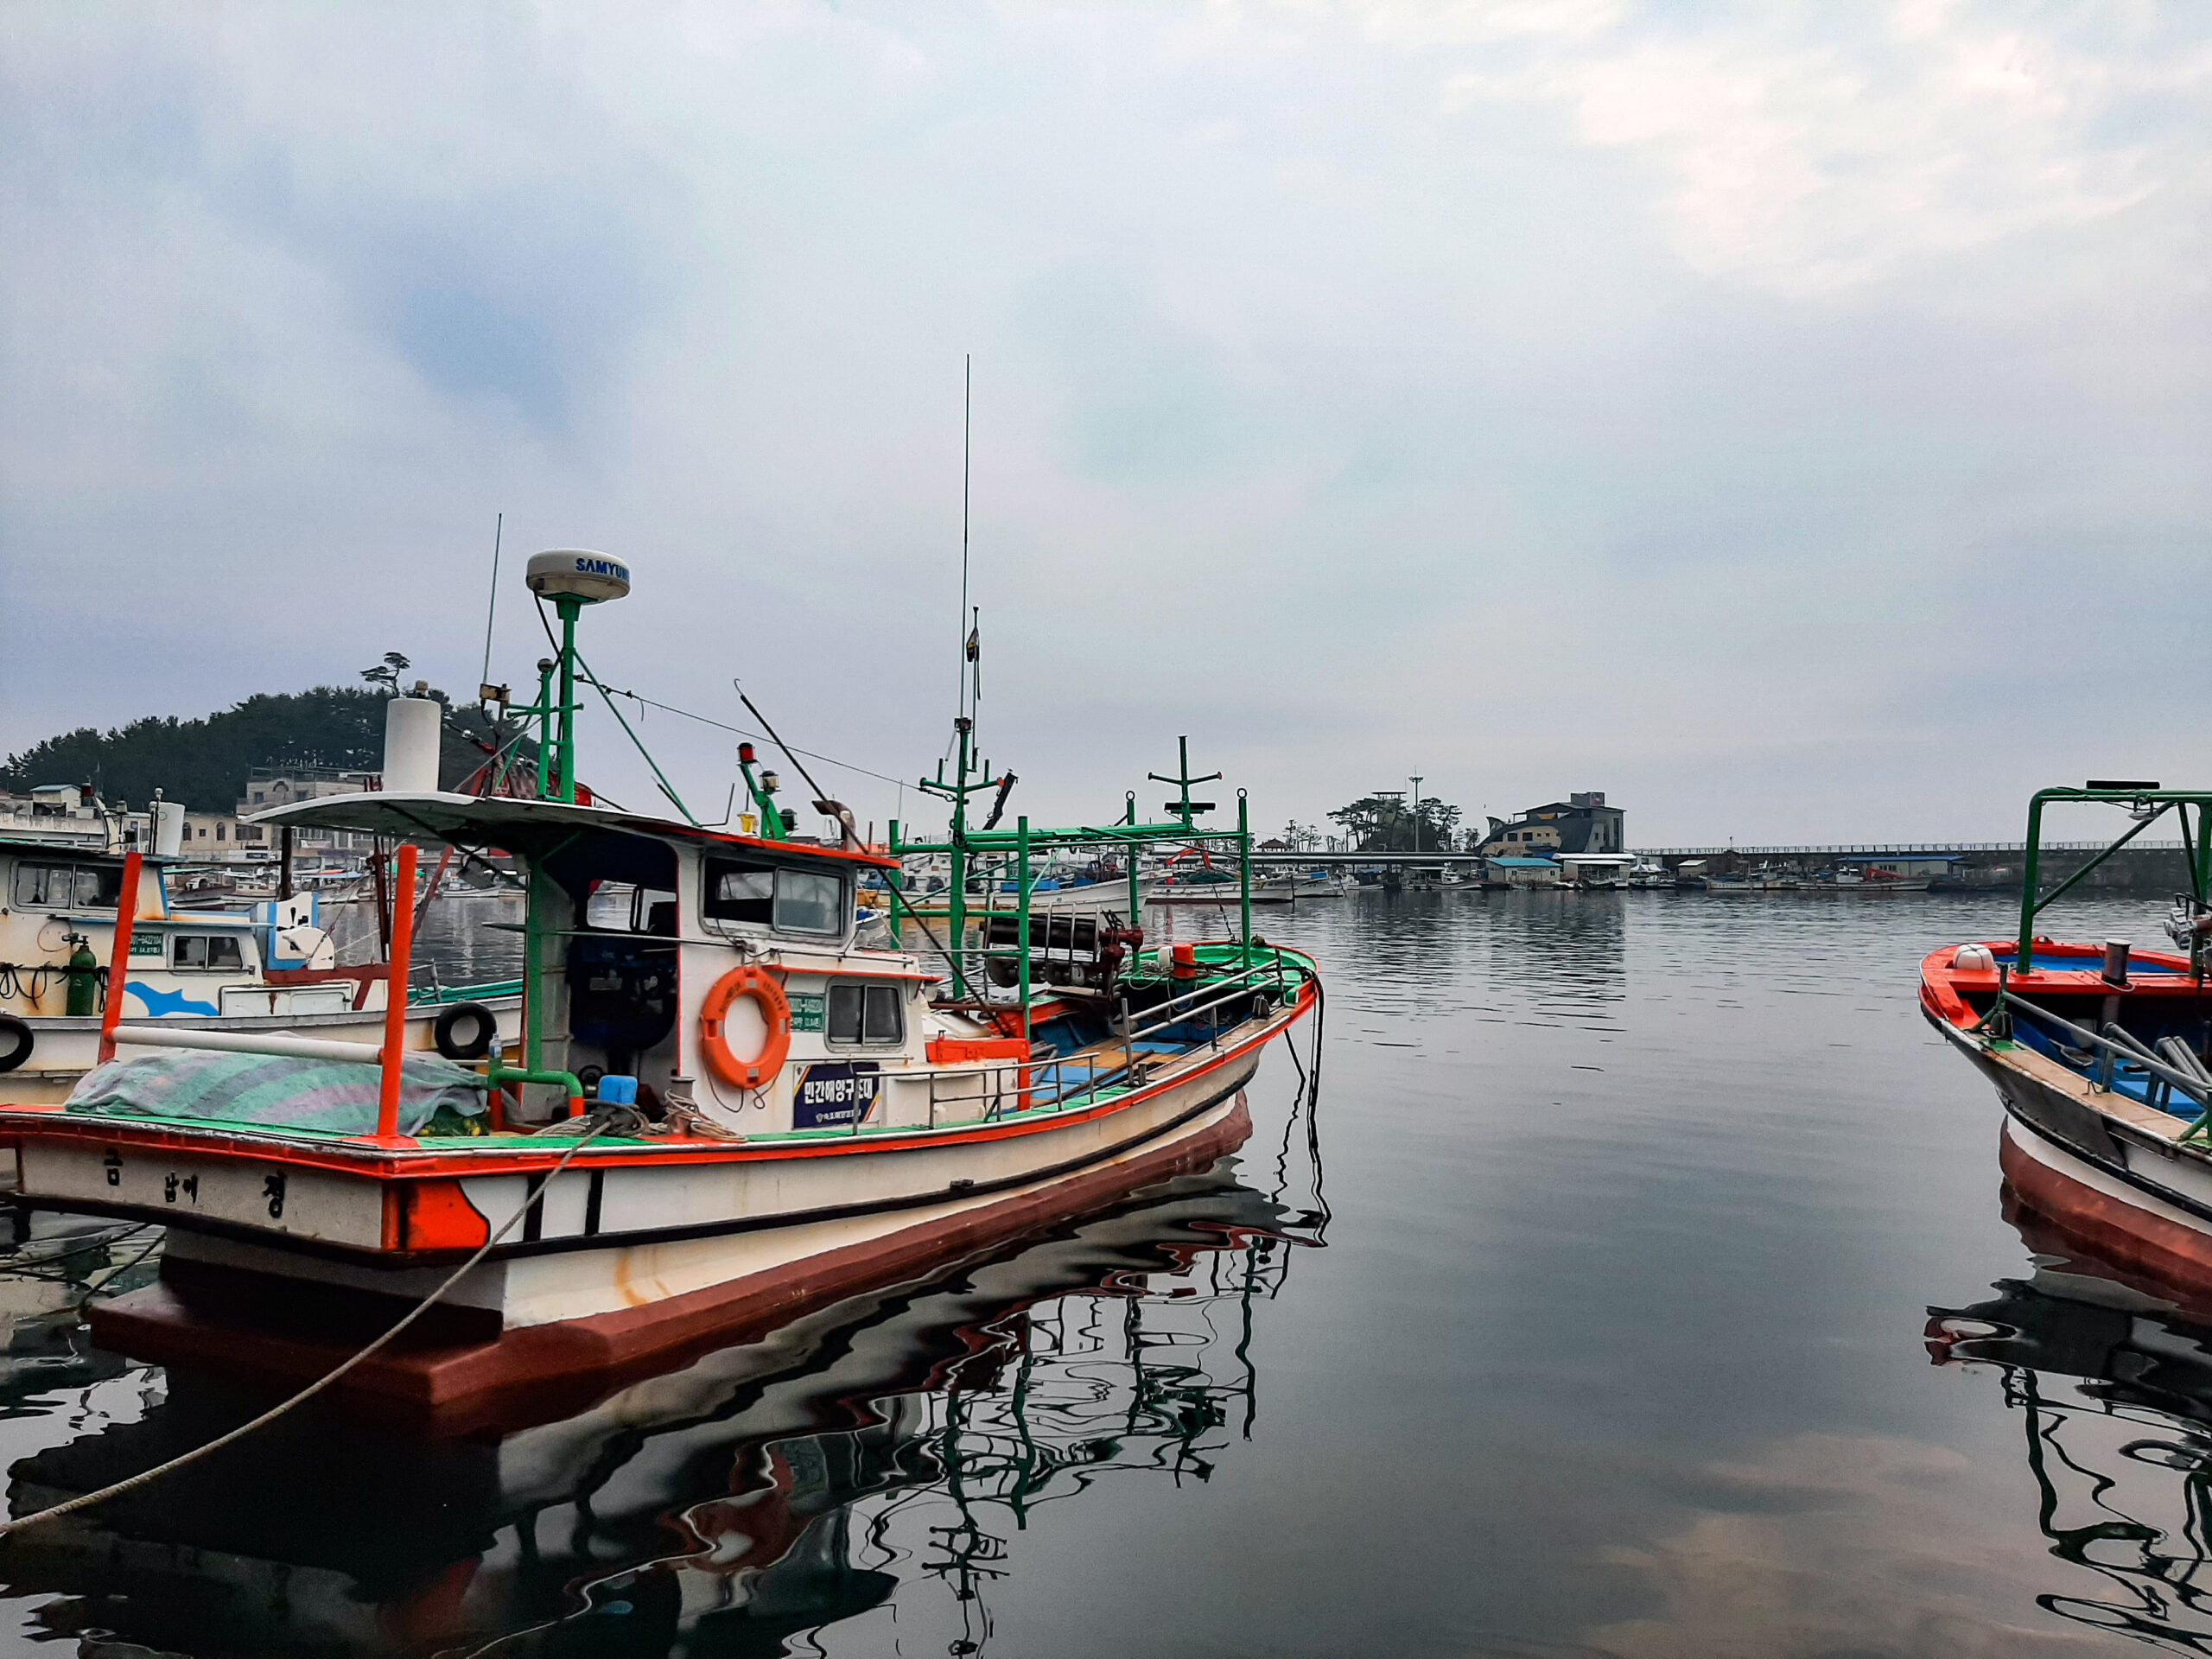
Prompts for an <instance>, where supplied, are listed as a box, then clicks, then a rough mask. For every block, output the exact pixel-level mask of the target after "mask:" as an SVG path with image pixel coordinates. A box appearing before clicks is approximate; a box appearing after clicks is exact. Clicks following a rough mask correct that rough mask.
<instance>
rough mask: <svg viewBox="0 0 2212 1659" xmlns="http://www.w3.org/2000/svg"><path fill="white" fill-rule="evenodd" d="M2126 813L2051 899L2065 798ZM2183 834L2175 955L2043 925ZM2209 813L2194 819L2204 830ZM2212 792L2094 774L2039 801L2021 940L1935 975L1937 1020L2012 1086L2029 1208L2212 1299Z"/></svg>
mask: <svg viewBox="0 0 2212 1659" xmlns="http://www.w3.org/2000/svg"><path fill="white" fill-rule="evenodd" d="M2078 804H2091V805H2105V806H2116V807H2119V808H2121V809H2122V810H2125V811H2126V812H2127V814H2128V815H2129V817H2131V818H2132V819H2133V825H2132V827H2130V828H2129V829H2127V830H2126V832H2125V833H2124V834H2122V835H2120V836H2119V837H2117V838H2116V839H2115V840H2114V841H2113V842H2112V843H2111V844H2110V845H2109V846H2107V847H2106V848H2105V849H2103V850H2102V851H2101V852H2098V853H2096V854H2094V855H2093V856H2090V857H2088V858H2087V859H2084V860H2083V861H2082V863H2081V864H2080V865H2079V866H2078V867H2077V868H2075V870H2073V871H2072V872H2071V873H2070V874H2068V875H2066V876H2065V877H2064V878H2063V880H2060V881H2058V882H2057V883H2056V884H2055V885H2054V886H2053V887H2051V889H2050V891H2049V892H2047V893H2046V892H2044V890H2043V882H2042V875H2043V868H2044V847H2043V844H2042V839H2043V822H2044V810H2045V809H2046V808H2048V807H2051V806H2056V805H2078ZM2169 815H2171V820H2172V821H2173V822H2175V823H2177V824H2178V825H2179V828H2180V831H2181V853H2182V859H2181V862H2182V864H2183V868H2184V871H2185V874H2186V879H2187V880H2188V882H2189V884H2190V885H2189V889H2188V891H2186V892H2184V893H2180V894H2178V895H2177V897H2176V899H2175V901H2174V909H2173V914H2172V917H2171V919H2170V921H2169V922H2168V924H2167V931H2168V932H2169V934H2170V935H2171V938H2172V942H2173V943H2174V944H2175V945H2176V946H2177V947H2178V949H2177V950H2175V951H2159V950H2137V949H2135V947H2134V945H2133V943H2132V942H2131V941H2127V940H2121V939H2107V940H2103V941H2101V942H2098V943H2094V944H2089V943H2069V942H2066V941H2063V940H2056V939H2052V938H2048V937H2045V936H2044V935H2042V934H2039V933H2037V931H2036V928H2037V918H2039V917H2041V916H2042V914H2043V913H2044V912H2045V911H2046V910H2048V909H2049V908H2050V906H2051V905H2052V904H2053V903H2054V902H2055V901H2056V900H2057V899H2060V898H2062V897H2063V896H2064V895H2065V894H2066V893H2070V892H2072V891H2074V890H2075V888H2076V887H2080V886H2081V885H2082V883H2083V882H2085V881H2086V880H2088V879H2089V877H2090V876H2091V875H2093V874H2094V873H2095V872H2096V871H2097V870H2098V869H2099V868H2101V867H2102V866H2103V865H2104V864H2105V863H2106V862H2107V861H2108V860H2109V859H2111V858H2112V856H2113V855H2114V854H2116V853H2118V852H2119V851H2120V849H2123V848H2125V847H2126V846H2127V845H2129V843H2131V842H2134V841H2136V840H2137V839H2138V838H2139V837H2140V836H2142V835H2143V833H2144V832H2145V830H2147V829H2150V828H2151V827H2152V825H2153V824H2155V823H2162V822H2165V821H2167V820H2168V817H2169ZM2192 819H2193V820H2194V823H2193V826H2192ZM2209 832H2212V791H2200V790H2169V789H2163V788H2161V787H2160V786H2159V785H2157V784H2155V783H2139V782H2133V781H2128V780H2115V779H2092V780H2091V781H2090V782H2089V783H2088V784H2087V785H2084V786H2083V787H2082V788H2080V789H2072V788H2061V789H2046V790H2041V791H2037V793H2036V795H2035V796H2034V797H2033V798H2032V799H2031V801H2030V803H2029V805H2028V829H2027V842H2026V845H2025V849H2024V851H2025V868H2024V873H2023V882H2022V888H2021V898H2020V924H2019V928H2018V933H2017V934H2016V936H2015V937H2014V938H2011V939H1993V940H1984V941H1980V942H1976V943H1971V944H1961V945H1956V946H1947V947H1945V948H1944V949H1942V950H1936V951H1934V952H1931V953H1930V954H1929V957H1927V959H1926V960H1925V961H1924V962H1923V963H1922V964H1921V988H1920V1003H1921V1008H1922V1011H1923V1013H1924V1014H1926V1015H1927V1017H1928V1020H1929V1023H1930V1024H1932V1025H1933V1026H1934V1027H1936V1030H1937V1031H1939V1032H1941V1033H1942V1035H1943V1036H1944V1038H1945V1039H1947V1040H1948V1042H1949V1043H1950V1044H1951V1046H1953V1047H1954V1048H1956V1049H1957V1050H1958V1051H1959V1052H1961V1053H1962V1054H1964V1055H1965V1056H1966V1057H1967V1058H1968V1059H1969V1060H1971V1061H1972V1062H1973V1063H1974V1065H1975V1067H1976V1068H1977V1069H1978V1070H1980V1071H1981V1072H1982V1074H1983V1075H1984V1076H1986V1077H1988V1078H1989V1079H1990V1081H1991V1082H1992V1083H1993V1084H1995V1085H1996V1089H1997V1092H1998V1096H1999V1099H2000V1100H2001V1101H2002V1102H2003V1103H2004V1107H2005V1122H2004V1130H2003V1139H2002V1141H2001V1143H2000V1147H1999V1163H2000V1166H2001V1167H2002V1168H2003V1170H2004V1173H2005V1182H2006V1185H2007V1186H2008V1188H2009V1189H2010V1191H2011V1192H2012V1196H2013V1197H2014V1198H2016V1199H2017V1200H2018V1201H2019V1202H2020V1203H2022V1204H2024V1205H2026V1206H2027V1207H2028V1208H2029V1209H2031V1210H2032V1211H2035V1212H2037V1213H2038V1214H2040V1215H2041V1216H2043V1217H2045V1218H2047V1219H2048V1220H2049V1221H2050V1222H2051V1223H2052V1224H2055V1225H2056V1226H2057V1227H2058V1228H2060V1229H2061V1230H2064V1231H2066V1232H2068V1233H2070V1234H2072V1235H2073V1236H2075V1237H2076V1238H2078V1239H2079V1240H2081V1241H2082V1243H2086V1244H2087V1245H2088V1246H2089V1247H2090V1248H2091V1249H2093V1250H2094V1251H2095V1252H2097V1253H2098V1254H2100V1255H2103V1256H2105V1257H2106V1258H2107V1259H2109V1260H2112V1261H2113V1262H2118V1263H2120V1264H2121V1265H2123V1266H2127V1267H2132V1268H2138V1269H2140V1270H2141V1271H2144V1272H2145V1273H2147V1274H2151V1275H2152V1276H2154V1277H2157V1278H2159V1279H2161V1280H2163V1281H2165V1282H2166V1283H2169V1284H2171V1285H2173V1286H2176V1287H2179V1288H2181V1289H2182V1290H2183V1291H2185V1292H2188V1293H2190V1294H2198V1295H2201V1294H2202V1293H2204V1292H2205V1291H2206V1290H2207V1289H2208V1288H2212V999H2208V990H2212V988H2208V986H2207V983H2206V979H2207V975H2208V972H2212V833H2209Z"/></svg>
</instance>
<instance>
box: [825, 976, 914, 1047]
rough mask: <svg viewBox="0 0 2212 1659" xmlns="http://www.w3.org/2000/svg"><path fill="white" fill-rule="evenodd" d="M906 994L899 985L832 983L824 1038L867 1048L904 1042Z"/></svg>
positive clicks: (833, 1041)
mask: <svg viewBox="0 0 2212 1659" xmlns="http://www.w3.org/2000/svg"><path fill="white" fill-rule="evenodd" d="M828 1024H829V1031H828V1033H827V1035H828V1037H829V1040H830V1041H831V1042H832V1043H836V1044H847V1043H852V1044H865V1045H868V1046H876V1045H889V1044H895V1043H900V1042H903V1041H905V1040H906V990H905V988H904V987H902V986H899V985H866V984H852V983H845V984H832V985H831V986H830V987H829V1021H828Z"/></svg>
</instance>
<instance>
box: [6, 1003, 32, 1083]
mask: <svg viewBox="0 0 2212 1659" xmlns="http://www.w3.org/2000/svg"><path fill="white" fill-rule="evenodd" d="M37 1041H38V1039H36V1038H35V1036H33V1035H32V1034H31V1028H30V1027H29V1026H27V1025H25V1024H24V1023H23V1022H22V1020H18V1019H16V1016H15V1015H14V1014H0V1043H4V1044H5V1045H6V1046H7V1047H6V1050H5V1052H0V1071H14V1070H15V1069H16V1067H17V1066H19V1065H22V1063H23V1062H24V1061H25V1060H28V1059H29V1058H30V1057H31V1050H32V1048H33V1047H34V1046H36V1044H37Z"/></svg>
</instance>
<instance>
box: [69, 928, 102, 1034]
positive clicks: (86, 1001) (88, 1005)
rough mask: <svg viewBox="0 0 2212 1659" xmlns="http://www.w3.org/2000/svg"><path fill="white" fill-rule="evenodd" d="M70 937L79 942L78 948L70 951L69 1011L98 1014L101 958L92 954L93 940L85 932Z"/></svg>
mask: <svg viewBox="0 0 2212 1659" xmlns="http://www.w3.org/2000/svg"><path fill="white" fill-rule="evenodd" d="M69 937H70V938H72V939H74V940H75V941H76V942H77V948H76V949H75V950H72V951H71V952H70V953H69V969H68V973H69V1012H70V1013H71V1014H98V1013H99V1001H98V996H97V992H98V988H99V977H100V959H99V957H96V956H94V955H93V954H92V941H91V940H89V939H87V938H86V937H85V936H84V935H83V934H81V933H72V934H71V935H69Z"/></svg>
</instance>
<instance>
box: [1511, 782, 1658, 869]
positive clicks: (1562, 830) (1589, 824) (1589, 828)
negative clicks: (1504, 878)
mask: <svg viewBox="0 0 2212 1659" xmlns="http://www.w3.org/2000/svg"><path fill="white" fill-rule="evenodd" d="M1627 823H1628V815H1627V814H1626V813H1625V812H1624V810H1622V809H1621V808H1619V807H1618V806H1607V805H1606V804H1605V791H1603V790H1589V791H1584V792H1582V793H1580V794H1574V795H1570V796H1568V797H1567V798H1566V799H1565V800H1563V801H1548V802H1547V803H1545V804H1543V805H1541V806H1532V807H1530V808H1529V810H1527V811H1525V812H1523V813H1522V814H1521V816H1520V817H1516V818H1513V819H1511V820H1510V821H1509V820H1507V819H1504V818H1492V819H1491V821H1490V834H1489V836H1486V837H1485V838H1484V841H1483V844H1482V847H1481V849H1480V850H1481V852H1482V854H1483V855H1484V857H1485V858H1546V857H1551V856H1554V855H1558V854H1560V853H1620V852H1625V851H1626V850H1627V849H1628V829H1627Z"/></svg>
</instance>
